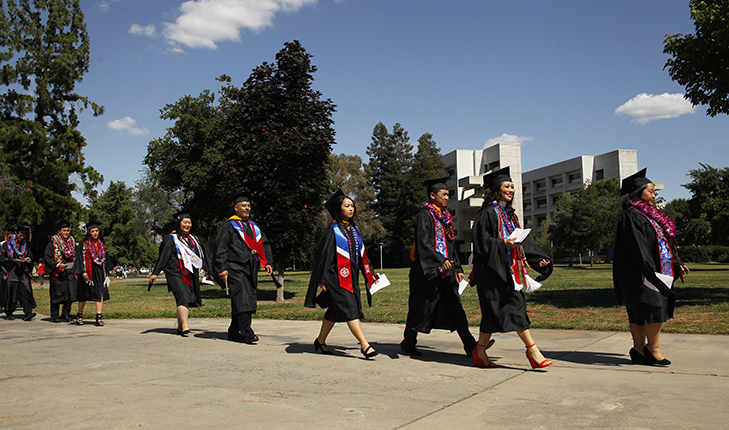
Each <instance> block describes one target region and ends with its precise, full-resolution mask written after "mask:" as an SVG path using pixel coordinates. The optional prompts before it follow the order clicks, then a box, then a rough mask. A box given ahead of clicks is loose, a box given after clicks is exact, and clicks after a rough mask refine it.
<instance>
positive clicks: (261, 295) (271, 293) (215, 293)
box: [200, 282, 296, 302]
mask: <svg viewBox="0 0 729 430" xmlns="http://www.w3.org/2000/svg"><path fill="white" fill-rule="evenodd" d="M271 284H273V282H271ZM200 296H201V297H202V298H203V299H225V298H230V296H227V295H226V294H225V290H223V289H221V288H218V287H213V286H210V288H208V289H206V290H201V291H200ZM256 297H257V299H258V301H259V302H261V301H275V300H276V290H275V289H273V290H270V289H262V288H261V287H260V284H259V287H258V292H257V293H256ZM294 297H296V293H295V292H289V291H285V290H284V300H288V299H292V298H294Z"/></svg>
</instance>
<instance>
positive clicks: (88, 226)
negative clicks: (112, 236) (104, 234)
mask: <svg viewBox="0 0 729 430" xmlns="http://www.w3.org/2000/svg"><path fill="white" fill-rule="evenodd" d="M99 227H101V221H96V220H92V221H89V222H87V223H86V232H87V233H88V232H90V231H91V230H93V229H95V228H99Z"/></svg>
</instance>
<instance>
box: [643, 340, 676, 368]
mask: <svg viewBox="0 0 729 430" xmlns="http://www.w3.org/2000/svg"><path fill="white" fill-rule="evenodd" d="M643 354H644V355H645V358H646V360H648V363H650V364H657V365H659V366H668V365H669V364H671V361H670V360H669V359H667V358H663V360H658V359H657V358H656V357H654V356H653V353H652V352H651V350H650V348H648V345H646V346H644V347H643Z"/></svg>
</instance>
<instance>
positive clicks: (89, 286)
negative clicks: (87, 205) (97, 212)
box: [73, 221, 109, 327]
mask: <svg viewBox="0 0 729 430" xmlns="http://www.w3.org/2000/svg"><path fill="white" fill-rule="evenodd" d="M100 226H101V223H100V222H98V221H90V222H89V223H88V224H86V229H87V230H86V236H85V237H84V238H83V239H82V240H81V242H79V243H78V245H76V261H74V265H73V272H74V273H75V274H76V279H77V283H76V284H77V291H78V293H77V294H78V297H77V300H78V313H77V314H76V324H77V325H83V324H84V307H85V306H86V302H87V301H88V300H93V301H94V302H96V325H97V326H99V327H101V326H103V325H104V320H103V317H102V312H103V309H104V302H106V301H108V300H109V289H108V287H107V286H106V245H105V244H104V240H103V238H102V237H101V231H100V230H99V227H100Z"/></svg>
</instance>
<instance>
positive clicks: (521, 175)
mask: <svg viewBox="0 0 729 430" xmlns="http://www.w3.org/2000/svg"><path fill="white" fill-rule="evenodd" d="M441 160H443V162H444V163H445V164H446V170H447V171H448V174H449V175H450V179H449V180H448V182H446V185H448V186H449V187H452V188H450V194H451V202H450V203H449V205H448V207H449V210H450V211H451V213H452V214H453V221H454V227H455V230H456V231H455V233H456V243H457V244H458V247H459V252H460V255H459V257H460V258H461V261H467V259H468V256H469V255H470V253H471V251H472V250H473V246H472V243H471V230H472V227H473V220H474V218H475V217H476V212H478V210H479V209H480V208H481V205H482V204H483V194H484V189H483V176H484V175H485V174H487V173H490V172H492V171H494V170H497V169H500V168H503V167H506V166H509V167H510V170H511V178H512V180H513V181H514V188H515V189H516V190H521V191H522V192H517V193H516V195H515V196H514V201H513V206H514V209H515V210H516V214H517V216H518V217H519V219H520V220H522V224H523V226H522V227H524V228H534V227H539V225H540V224H541V223H542V222H544V221H545V220H546V219H547V217H549V216H551V215H552V214H553V213H554V211H555V209H556V203H557V201H558V200H559V197H560V196H562V195H563V194H565V193H573V192H575V191H577V190H579V189H581V188H582V187H583V185H584V184H586V183H588V182H594V181H599V180H601V179H607V178H618V180H619V181H621V180H622V179H623V178H625V177H627V176H630V175H632V174H633V173H635V172H637V171H638V153H637V151H635V150H627V149H618V150H615V151H612V152H608V153H605V154H602V155H594V156H592V155H582V156H579V157H575V158H572V159H569V160H565V161H562V162H559V163H555V164H551V165H549V166H545V167H540V168H538V169H534V170H530V171H528V172H522V169H521V145H520V144H518V143H517V144H504V143H497V144H495V145H493V146H490V147H488V148H485V149H476V150H464V149H457V150H455V151H452V152H449V153H447V154H445V155H443V156H442V157H441ZM660 185H662V184H656V188H662V186H660Z"/></svg>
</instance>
